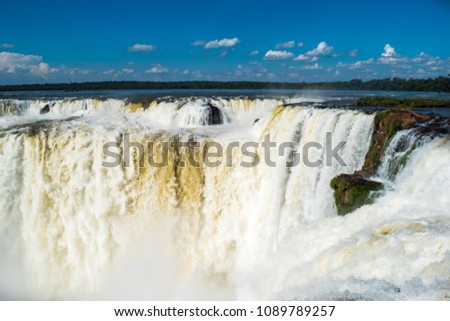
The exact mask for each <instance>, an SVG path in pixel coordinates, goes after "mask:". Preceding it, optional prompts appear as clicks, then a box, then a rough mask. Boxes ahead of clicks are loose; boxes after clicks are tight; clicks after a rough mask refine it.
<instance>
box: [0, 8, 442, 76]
mask: <svg viewBox="0 0 450 321" xmlns="http://www.w3.org/2000/svg"><path fill="white" fill-rule="evenodd" d="M449 40H450V1H449V0H428V1H427V0H423V1H418V0H409V1H404V0H400V1H394V0H389V1H386V0H378V1H361V0H360V1H354V0H341V1H337V0H335V1H325V0H315V1H313V0H310V1H302V0H297V1H294V0H278V1H273V0H272V1H268V0H259V1H256V0H250V1H245V0H228V1H216V0H209V1H181V0H166V1H163V0H150V1H143V0H142V1H137V0H128V1H120V2H119V1H101V0H89V1H87V0H77V1H71V0H69V1H55V0H41V1H20V0H18V1H9V0H5V1H3V2H2V6H1V17H0V83H1V84H16V83H42V82H70V81H100V80H168V81H169V80H258V81H288V82H295V81H335V80H348V79H352V78H361V79H364V80H366V79H373V78H385V77H408V78H409V77H414V78H424V77H435V76H439V75H447V74H449V73H450V45H449V43H450V42H449Z"/></svg>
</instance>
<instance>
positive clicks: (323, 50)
mask: <svg viewBox="0 0 450 321" xmlns="http://www.w3.org/2000/svg"><path fill="white" fill-rule="evenodd" d="M333 51H334V48H333V46H329V45H327V43H326V42H325V41H322V42H321V43H319V44H318V45H317V48H315V49H313V50H310V51H308V52H307V53H306V55H307V56H328V55H330V54H331V53H333Z"/></svg>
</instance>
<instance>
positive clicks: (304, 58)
mask: <svg viewBox="0 0 450 321" xmlns="http://www.w3.org/2000/svg"><path fill="white" fill-rule="evenodd" d="M294 60H295V61H309V62H316V61H318V60H319V57H317V56H307V55H303V54H302V55H298V56H297V57H295V58H294Z"/></svg>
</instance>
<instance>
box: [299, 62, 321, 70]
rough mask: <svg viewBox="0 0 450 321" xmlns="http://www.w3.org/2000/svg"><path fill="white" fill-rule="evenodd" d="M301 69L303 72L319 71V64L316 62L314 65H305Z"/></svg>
mask: <svg viewBox="0 0 450 321" xmlns="http://www.w3.org/2000/svg"><path fill="white" fill-rule="evenodd" d="M302 69H303V70H319V69H320V66H319V64H318V63H317V62H316V63H315V64H313V65H306V66H303V67H302Z"/></svg>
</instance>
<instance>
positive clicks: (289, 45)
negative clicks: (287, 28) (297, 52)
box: [275, 40, 295, 49]
mask: <svg viewBox="0 0 450 321" xmlns="http://www.w3.org/2000/svg"><path fill="white" fill-rule="evenodd" d="M294 47H295V41H294V40H291V41H286V42H282V43H278V44H277V45H276V46H275V48H277V49H289V48H294Z"/></svg>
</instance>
